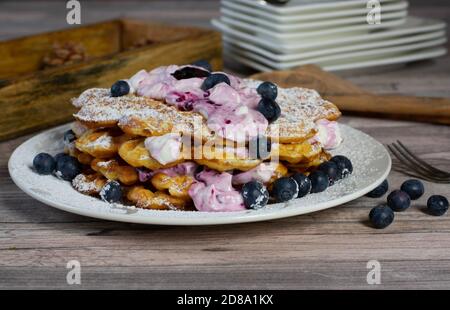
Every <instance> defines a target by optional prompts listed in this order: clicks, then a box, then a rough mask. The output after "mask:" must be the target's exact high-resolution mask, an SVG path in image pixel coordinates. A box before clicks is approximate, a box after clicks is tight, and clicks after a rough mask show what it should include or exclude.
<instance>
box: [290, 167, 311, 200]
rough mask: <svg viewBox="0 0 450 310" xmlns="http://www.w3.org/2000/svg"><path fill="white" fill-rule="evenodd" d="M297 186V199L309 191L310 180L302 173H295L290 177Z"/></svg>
mask: <svg viewBox="0 0 450 310" xmlns="http://www.w3.org/2000/svg"><path fill="white" fill-rule="evenodd" d="M292 178H294V180H295V181H296V182H297V184H298V195H297V198H301V197H304V196H306V195H307V194H308V193H309V192H310V191H311V180H310V179H309V178H308V177H307V176H306V175H304V174H303V173H300V172H297V173H296V174H294V175H293V176H292Z"/></svg>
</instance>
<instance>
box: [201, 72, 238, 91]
mask: <svg viewBox="0 0 450 310" xmlns="http://www.w3.org/2000/svg"><path fill="white" fill-rule="evenodd" d="M220 83H226V84H228V85H230V84H231V82H230V79H229V78H228V76H226V75H225V74H223V73H213V74H211V75H210V76H208V77H207V78H206V79H205V80H204V81H203V84H202V86H201V87H200V88H201V89H202V90H203V91H207V90H208V89H210V88H213V87H214V86H216V85H217V84H220Z"/></svg>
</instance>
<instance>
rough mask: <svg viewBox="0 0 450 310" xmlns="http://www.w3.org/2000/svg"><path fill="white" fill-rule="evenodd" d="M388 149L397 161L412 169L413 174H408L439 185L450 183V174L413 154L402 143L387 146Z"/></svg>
mask: <svg viewBox="0 0 450 310" xmlns="http://www.w3.org/2000/svg"><path fill="white" fill-rule="evenodd" d="M387 147H388V149H389V150H390V151H391V153H392V154H394V155H395V157H397V159H398V160H399V161H400V162H401V163H402V164H403V165H404V166H405V167H407V168H409V169H411V170H412V171H413V172H414V174H413V173H408V171H404V172H405V173H406V174H409V175H412V176H416V177H420V178H423V179H425V180H429V181H433V182H437V183H450V173H449V172H447V171H443V170H440V169H438V168H436V167H433V166H432V165H430V164H428V163H427V162H426V161H424V160H422V159H420V158H419V157H417V156H416V155H414V153H413V152H411V151H410V150H409V149H408V148H407V147H406V146H405V145H404V144H403V143H402V142H400V141H398V140H397V142H394V143H392V144H388V145H387Z"/></svg>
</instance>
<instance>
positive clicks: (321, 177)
mask: <svg viewBox="0 0 450 310" xmlns="http://www.w3.org/2000/svg"><path fill="white" fill-rule="evenodd" d="M309 179H310V180H311V193H320V192H323V191H324V190H326V189H327V187H328V182H329V181H328V175H327V174H326V173H325V172H323V171H320V170H316V171H314V172H312V173H311V174H310V175H309Z"/></svg>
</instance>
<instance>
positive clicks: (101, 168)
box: [91, 158, 139, 185]
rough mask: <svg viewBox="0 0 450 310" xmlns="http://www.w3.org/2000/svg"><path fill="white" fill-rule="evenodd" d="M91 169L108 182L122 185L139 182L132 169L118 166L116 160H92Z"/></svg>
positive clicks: (134, 170)
mask: <svg viewBox="0 0 450 310" xmlns="http://www.w3.org/2000/svg"><path fill="white" fill-rule="evenodd" d="M91 168H92V170H94V171H97V172H99V173H101V174H102V175H103V176H104V177H106V178H107V179H108V180H114V181H119V182H120V183H122V184H124V185H133V184H136V183H137V182H138V180H139V178H138V174H137V172H136V169H135V168H134V167H131V166H128V165H125V164H120V163H119V161H118V160H116V159H109V160H104V159H98V158H96V159H94V160H93V161H92V162H91Z"/></svg>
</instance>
